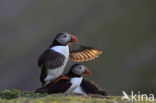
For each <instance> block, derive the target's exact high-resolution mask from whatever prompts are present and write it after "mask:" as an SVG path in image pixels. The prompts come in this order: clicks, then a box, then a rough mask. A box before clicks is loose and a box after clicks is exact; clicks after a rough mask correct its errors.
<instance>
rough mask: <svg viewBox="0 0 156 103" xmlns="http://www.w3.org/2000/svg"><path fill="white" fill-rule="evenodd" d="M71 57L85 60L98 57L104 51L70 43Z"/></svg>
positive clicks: (76, 59)
mask: <svg viewBox="0 0 156 103" xmlns="http://www.w3.org/2000/svg"><path fill="white" fill-rule="evenodd" d="M69 51H70V55H69V56H70V58H71V59H72V60H73V61H75V62H84V61H89V60H93V59H95V58H97V57H98V56H99V55H100V54H101V53H102V51H101V50H98V49H95V48H91V47H86V46H82V45H78V44H70V45H69Z"/></svg>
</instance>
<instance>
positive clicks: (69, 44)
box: [38, 32, 102, 86]
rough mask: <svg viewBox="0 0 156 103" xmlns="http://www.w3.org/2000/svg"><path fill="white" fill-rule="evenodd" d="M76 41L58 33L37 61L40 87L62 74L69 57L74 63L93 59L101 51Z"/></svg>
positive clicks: (71, 37) (69, 36)
mask: <svg viewBox="0 0 156 103" xmlns="http://www.w3.org/2000/svg"><path fill="white" fill-rule="evenodd" d="M77 42H78V39H77V38H76V37H75V36H74V35H72V34H69V33H65V32H63V33H59V34H58V35H57V36H56V37H55V38H54V40H53V42H52V44H51V45H50V46H49V47H48V49H46V50H45V51H44V52H43V53H42V54H41V55H40V57H39V59H38V66H39V67H40V68H41V75H40V81H41V82H42V86H43V85H45V84H48V83H49V82H50V81H52V80H55V79H56V78H58V77H59V76H60V75H62V74H63V71H64V69H65V66H66V64H67V62H68V59H69V57H70V58H71V59H72V60H73V61H75V62H83V61H88V60H92V59H95V58H96V57H98V56H99V55H100V54H101V53H102V51H100V50H97V49H94V48H91V47H87V46H82V45H79V44H76V43H77Z"/></svg>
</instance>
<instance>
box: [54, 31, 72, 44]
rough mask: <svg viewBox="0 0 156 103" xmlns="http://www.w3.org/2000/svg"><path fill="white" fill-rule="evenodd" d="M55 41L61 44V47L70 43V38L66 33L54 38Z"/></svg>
mask: <svg viewBox="0 0 156 103" xmlns="http://www.w3.org/2000/svg"><path fill="white" fill-rule="evenodd" d="M56 40H57V41H58V42H59V43H61V44H63V45H66V44H68V43H69V42H70V41H71V36H70V34H68V33H61V34H60V35H59V36H58V37H57V38H56Z"/></svg>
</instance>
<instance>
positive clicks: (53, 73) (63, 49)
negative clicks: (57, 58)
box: [45, 45, 69, 82]
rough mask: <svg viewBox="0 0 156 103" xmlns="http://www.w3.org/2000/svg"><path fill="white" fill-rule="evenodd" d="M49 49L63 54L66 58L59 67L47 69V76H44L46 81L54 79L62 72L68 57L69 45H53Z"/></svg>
mask: <svg viewBox="0 0 156 103" xmlns="http://www.w3.org/2000/svg"><path fill="white" fill-rule="evenodd" d="M50 49H52V50H54V51H56V52H58V53H60V54H62V55H64V56H65V57H66V60H65V62H64V64H63V65H62V66H61V67H59V68H56V69H48V71H47V77H46V78H45V81H46V82H50V81H51V80H54V79H56V78H58V77H59V76H61V75H62V74H63V71H64V69H65V66H66V65H67V62H68V58H69V47H68V45H67V46H54V47H52V48H50Z"/></svg>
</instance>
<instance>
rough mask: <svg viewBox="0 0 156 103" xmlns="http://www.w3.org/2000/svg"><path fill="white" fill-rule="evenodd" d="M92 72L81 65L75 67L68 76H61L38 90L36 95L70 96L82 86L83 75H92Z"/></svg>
mask: <svg viewBox="0 0 156 103" xmlns="http://www.w3.org/2000/svg"><path fill="white" fill-rule="evenodd" d="M90 74H91V72H90V70H89V69H88V68H87V67H85V66H83V65H80V64H75V65H73V66H72V67H71V68H70V70H69V72H68V73H67V74H66V75H62V76H60V77H59V78H58V79H56V80H55V81H52V82H50V83H49V84H47V85H45V86H43V87H41V88H40V89H37V90H36V92H35V93H48V94H53V93H65V94H70V93H73V91H74V90H75V89H76V88H77V87H79V86H80V84H81V82H82V80H83V75H90Z"/></svg>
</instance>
